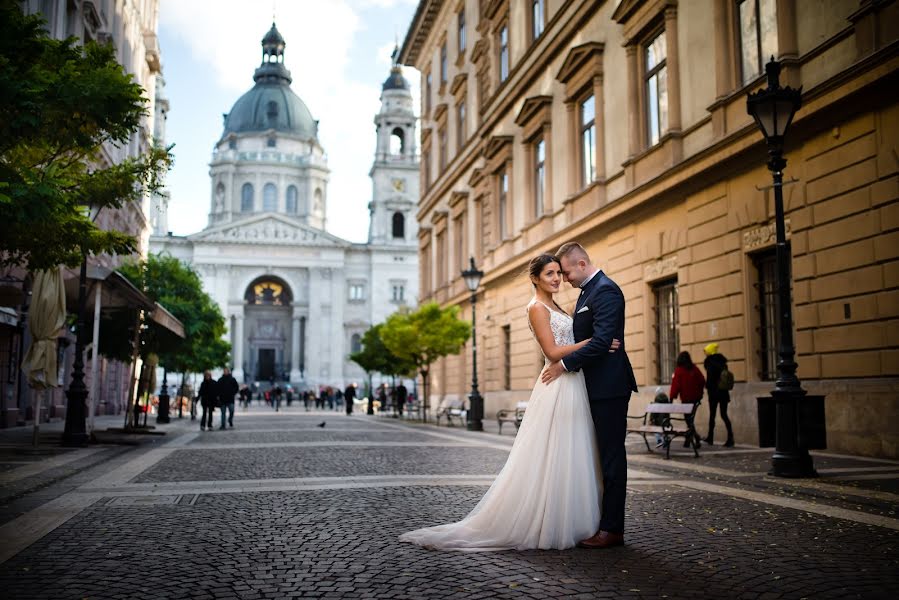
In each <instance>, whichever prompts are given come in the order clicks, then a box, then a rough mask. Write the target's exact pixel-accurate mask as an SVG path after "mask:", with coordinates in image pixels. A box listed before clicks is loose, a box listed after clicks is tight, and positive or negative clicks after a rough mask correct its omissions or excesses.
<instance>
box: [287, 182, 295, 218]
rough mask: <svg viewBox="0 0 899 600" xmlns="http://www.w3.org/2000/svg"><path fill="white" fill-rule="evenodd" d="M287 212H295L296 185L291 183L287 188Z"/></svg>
mask: <svg viewBox="0 0 899 600" xmlns="http://www.w3.org/2000/svg"><path fill="white" fill-rule="evenodd" d="M286 210H287V214H289V215H295V214H297V186H295V185H291V186H288V188H287V206H286Z"/></svg>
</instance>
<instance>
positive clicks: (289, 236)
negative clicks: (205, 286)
mask: <svg viewBox="0 0 899 600" xmlns="http://www.w3.org/2000/svg"><path fill="white" fill-rule="evenodd" d="M188 239H190V241H192V242H194V243H228V244H254V245H278V246H327V247H349V246H350V242H348V241H347V240H344V239H342V238H339V237H337V236H335V235H332V234H330V233H328V232H327V231H323V230H321V229H316V228H315V227H310V226H309V225H305V224H303V223H300V222H299V221H296V220H294V219H291V218H290V217H287V216H284V215H278V214H264V215H253V216H249V217H246V218H244V219H240V220H238V221H232V222H230V223H225V224H222V225H217V226H216V227H211V228H209V229H204V230H203V231H200V232H199V233H195V234H193V235H191V236H189V238H188Z"/></svg>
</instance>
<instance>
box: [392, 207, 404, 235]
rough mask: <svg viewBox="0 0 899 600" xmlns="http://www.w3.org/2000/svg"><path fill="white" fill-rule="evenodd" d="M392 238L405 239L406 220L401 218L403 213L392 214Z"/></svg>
mask: <svg viewBox="0 0 899 600" xmlns="http://www.w3.org/2000/svg"><path fill="white" fill-rule="evenodd" d="M393 237H395V238H405V237H406V218H405V217H404V216H403V213H398V212H395V213H393Z"/></svg>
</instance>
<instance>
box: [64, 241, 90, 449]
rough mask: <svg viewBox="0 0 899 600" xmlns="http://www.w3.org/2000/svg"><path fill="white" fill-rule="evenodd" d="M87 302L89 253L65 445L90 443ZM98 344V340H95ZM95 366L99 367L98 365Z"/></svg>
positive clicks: (80, 277)
mask: <svg viewBox="0 0 899 600" xmlns="http://www.w3.org/2000/svg"><path fill="white" fill-rule="evenodd" d="M86 303H87V254H85V255H84V257H83V259H82V260H81V272H80V274H79V275H78V308H77V310H78V314H77V315H76V316H77V318H78V320H77V321H76V324H75V362H74V363H73V364H72V383H70V384H69V389H68V390H66V400H67V402H66V424H65V429H64V430H63V433H62V445H63V446H85V445H87V443H88V439H89V438H88V435H87V427H86V423H85V419H86V416H87V414H86V411H85V403H86V401H87V386H86V385H85V384H84V309H85V305H86ZM94 343H95V344H96V343H97V341H96V340H94ZM93 368H95V369H96V368H97V367H96V365H94V366H93Z"/></svg>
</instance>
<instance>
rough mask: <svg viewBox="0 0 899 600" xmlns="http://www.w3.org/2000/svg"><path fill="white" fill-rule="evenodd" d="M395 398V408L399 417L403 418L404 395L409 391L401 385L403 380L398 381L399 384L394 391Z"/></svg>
mask: <svg viewBox="0 0 899 600" xmlns="http://www.w3.org/2000/svg"><path fill="white" fill-rule="evenodd" d="M394 394H395V398H396V410H397V413H398V414H399V417H400V418H401V419H402V418H403V410H405V408H406V397H407V396H408V394H409V391H408V390H407V389H406V386H404V385H403V382H402V381H400V384H399V385H398V386H396V391H395V392H394Z"/></svg>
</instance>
